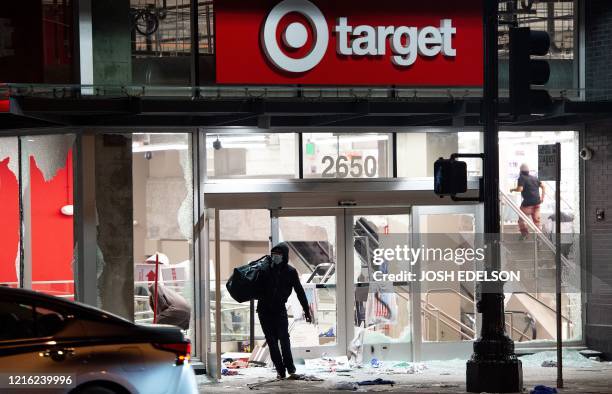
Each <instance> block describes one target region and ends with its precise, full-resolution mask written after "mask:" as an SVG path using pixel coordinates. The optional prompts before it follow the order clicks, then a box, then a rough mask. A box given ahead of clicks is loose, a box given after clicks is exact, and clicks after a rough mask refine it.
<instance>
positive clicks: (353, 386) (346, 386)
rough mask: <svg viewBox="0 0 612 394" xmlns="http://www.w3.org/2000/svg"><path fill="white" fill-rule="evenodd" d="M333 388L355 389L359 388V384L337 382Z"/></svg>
mask: <svg viewBox="0 0 612 394" xmlns="http://www.w3.org/2000/svg"><path fill="white" fill-rule="evenodd" d="M333 389H334V390H346V391H355V390H359V385H358V384H357V383H353V382H338V383H336V384H335V385H334V386H333Z"/></svg>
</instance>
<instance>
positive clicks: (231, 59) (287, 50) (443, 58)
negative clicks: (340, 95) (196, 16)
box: [215, 0, 483, 87]
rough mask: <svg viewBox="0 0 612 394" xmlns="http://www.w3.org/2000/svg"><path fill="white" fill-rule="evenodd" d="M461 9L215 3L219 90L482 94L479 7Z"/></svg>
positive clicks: (385, 3) (340, 2)
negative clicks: (268, 87) (461, 89)
mask: <svg viewBox="0 0 612 394" xmlns="http://www.w3.org/2000/svg"><path fill="white" fill-rule="evenodd" d="M459 3H460V4H459ZM459 3H458V2H457V1H456V0H430V1H428V2H427V1H418V2H417V1H406V0H403V1H398V0H379V1H375V2H373V1H366V0H354V1H347V0H335V1H327V0H319V1H309V0H282V1H270V0H242V1H238V0H218V1H216V2H215V12H216V17H215V23H216V28H215V30H216V31H215V37H216V44H217V45H216V61H217V82H218V83H222V84H291V85H292V84H305V85H308V84H310V85H400V86H448V87H451V86H481V85H482V74H483V69H482V63H483V46H482V40H483V31H482V1H481V0H466V1H462V2H459Z"/></svg>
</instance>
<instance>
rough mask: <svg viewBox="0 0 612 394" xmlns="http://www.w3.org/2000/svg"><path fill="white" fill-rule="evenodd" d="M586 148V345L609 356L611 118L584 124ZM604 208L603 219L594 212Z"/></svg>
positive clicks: (611, 312)
mask: <svg viewBox="0 0 612 394" xmlns="http://www.w3.org/2000/svg"><path fill="white" fill-rule="evenodd" d="M584 144H585V146H586V147H589V148H591V149H592V150H593V152H594V154H593V158H592V159H591V160H589V161H586V162H585V182H584V184H585V194H586V196H585V197H586V198H585V223H586V229H585V230H586V234H585V235H586V236H585V238H584V239H585V242H586V252H587V256H586V257H587V259H586V260H587V262H586V264H587V272H589V274H590V275H589V276H590V277H591V278H592V279H590V280H587V283H586V286H587V287H586V289H587V292H588V295H587V308H586V320H587V321H586V323H587V325H586V332H585V338H586V342H587V346H589V347H590V348H592V349H596V350H599V351H602V352H604V353H605V354H606V356H607V358H608V359H612V286H611V284H612V121H606V122H598V123H592V124H588V125H587V128H586V134H585V141H584ZM597 209H604V210H605V214H606V217H605V219H604V220H603V221H597V220H596V219H595V211H596V210H597Z"/></svg>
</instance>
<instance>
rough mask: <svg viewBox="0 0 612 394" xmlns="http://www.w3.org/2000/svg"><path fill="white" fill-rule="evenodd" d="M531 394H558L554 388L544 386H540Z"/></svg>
mask: <svg viewBox="0 0 612 394" xmlns="http://www.w3.org/2000/svg"><path fill="white" fill-rule="evenodd" d="M529 394H557V389H556V388H554V387H548V386H544V385H542V384H541V385H538V386H535V387H534V388H533V390H531V391H530V392H529Z"/></svg>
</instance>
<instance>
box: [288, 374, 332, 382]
mask: <svg viewBox="0 0 612 394" xmlns="http://www.w3.org/2000/svg"><path fill="white" fill-rule="evenodd" d="M287 380H304V381H307V382H322V381H323V379H321V378H317V377H316V376H314V375H306V374H299V373H294V374H291V375H289V377H287Z"/></svg>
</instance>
